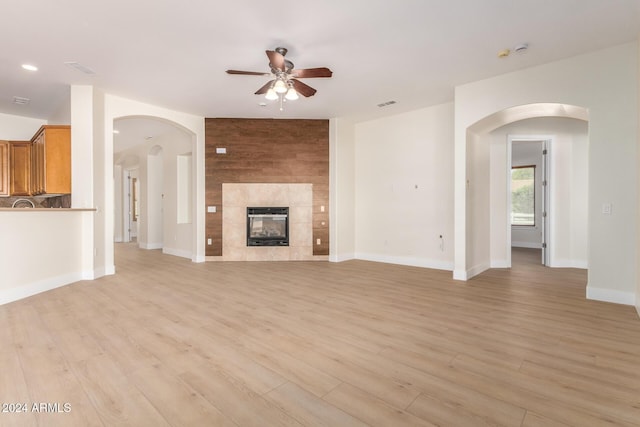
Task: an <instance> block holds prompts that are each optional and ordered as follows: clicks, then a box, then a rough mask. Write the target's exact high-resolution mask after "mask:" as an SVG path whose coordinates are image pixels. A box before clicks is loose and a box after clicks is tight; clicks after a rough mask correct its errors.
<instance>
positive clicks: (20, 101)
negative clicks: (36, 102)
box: [11, 96, 31, 105]
mask: <svg viewBox="0 0 640 427" xmlns="http://www.w3.org/2000/svg"><path fill="white" fill-rule="evenodd" d="M11 102H13V103H14V104H17V105H27V104H28V103H29V102H31V100H30V99H29V98H23V97H22V96H14V97H13V101H11Z"/></svg>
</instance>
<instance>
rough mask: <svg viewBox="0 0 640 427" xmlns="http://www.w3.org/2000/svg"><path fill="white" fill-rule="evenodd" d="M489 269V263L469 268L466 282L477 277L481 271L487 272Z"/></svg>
mask: <svg viewBox="0 0 640 427" xmlns="http://www.w3.org/2000/svg"><path fill="white" fill-rule="evenodd" d="M489 268H491V265H490V264H489V263H482V264H478V265H476V266H474V267H471V268H470V269H468V270H467V280H468V279H471V278H472V277H473V276H477V275H478V274H480V273H482V272H483V271H487V270H488V269H489Z"/></svg>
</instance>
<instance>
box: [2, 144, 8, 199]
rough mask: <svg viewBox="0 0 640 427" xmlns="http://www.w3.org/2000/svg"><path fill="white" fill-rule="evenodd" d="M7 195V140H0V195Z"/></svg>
mask: <svg viewBox="0 0 640 427" xmlns="http://www.w3.org/2000/svg"><path fill="white" fill-rule="evenodd" d="M7 196H9V141H0V197H7Z"/></svg>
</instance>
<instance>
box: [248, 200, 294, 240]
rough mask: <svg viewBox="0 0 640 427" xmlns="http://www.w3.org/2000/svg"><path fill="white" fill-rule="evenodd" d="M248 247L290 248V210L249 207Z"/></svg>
mask: <svg viewBox="0 0 640 427" xmlns="http://www.w3.org/2000/svg"><path fill="white" fill-rule="evenodd" d="M247 246H289V208H288V207H286V208H284V207H248V208H247Z"/></svg>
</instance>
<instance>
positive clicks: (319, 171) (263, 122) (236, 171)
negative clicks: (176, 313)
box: [204, 118, 329, 256]
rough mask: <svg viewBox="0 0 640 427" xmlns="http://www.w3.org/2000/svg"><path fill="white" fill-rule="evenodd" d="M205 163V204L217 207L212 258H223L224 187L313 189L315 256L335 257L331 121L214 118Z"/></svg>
mask: <svg viewBox="0 0 640 427" xmlns="http://www.w3.org/2000/svg"><path fill="white" fill-rule="evenodd" d="M217 147H220V148H226V150H227V153H226V154H216V148H217ZM205 158H206V160H205V175H206V196H205V201H206V205H207V206H216V207H217V212H216V213H207V214H206V234H207V235H206V238H205V239H212V242H213V244H212V245H206V252H205V253H206V255H207V256H221V255H222V233H223V232H224V230H223V229H222V184H223V183H310V184H313V254H314V255H329V121H328V120H293V119H291V120H289V119H286V120H285V119H278V120H276V119H219V118H208V119H205ZM321 206H324V212H321ZM204 209H205V211H206V206H205V207H204ZM317 239H320V245H317V244H316V242H317ZM205 241H206V240H205Z"/></svg>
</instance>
